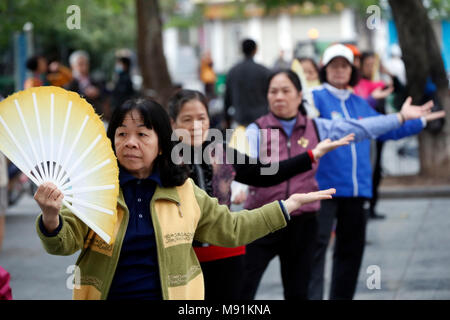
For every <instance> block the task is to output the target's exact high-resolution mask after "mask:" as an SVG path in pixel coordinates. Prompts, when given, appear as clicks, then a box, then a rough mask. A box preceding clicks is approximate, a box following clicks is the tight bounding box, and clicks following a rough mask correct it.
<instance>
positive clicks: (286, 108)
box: [267, 73, 302, 119]
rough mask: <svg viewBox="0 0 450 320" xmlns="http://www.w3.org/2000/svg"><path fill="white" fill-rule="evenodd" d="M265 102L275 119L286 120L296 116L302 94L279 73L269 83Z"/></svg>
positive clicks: (284, 75)
mask: <svg viewBox="0 0 450 320" xmlns="http://www.w3.org/2000/svg"><path fill="white" fill-rule="evenodd" d="M267 100H268V101H269V108H270V111H272V112H273V113H274V114H275V115H276V116H277V117H280V118H284V119H288V118H292V117H295V116H296V115H297V113H298V106H299V105H300V102H301V101H302V93H301V92H299V91H297V88H296V87H295V86H294V84H293V83H292V82H291V80H290V79H289V78H288V76H287V75H286V74H285V73H279V74H277V75H276V76H274V77H273V78H272V80H271V81H270V84H269V91H268V92H267Z"/></svg>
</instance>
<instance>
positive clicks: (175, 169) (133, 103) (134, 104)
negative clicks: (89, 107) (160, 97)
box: [107, 98, 189, 188]
mask: <svg viewBox="0 0 450 320" xmlns="http://www.w3.org/2000/svg"><path fill="white" fill-rule="evenodd" d="M132 110H136V111H138V112H139V113H140V115H141V117H142V118H143V120H144V125H145V126H146V127H147V128H148V129H153V130H154V131H155V133H156V135H157V136H158V141H159V148H160V150H161V154H160V155H158V157H156V159H155V165H154V168H156V169H158V170H159V174H160V178H161V184H162V185H163V187H166V188H167V187H175V186H180V185H182V184H183V183H184V182H185V181H186V179H187V178H188V176H189V169H188V167H187V166H185V165H177V164H174V163H173V162H172V160H171V154H172V149H173V147H174V146H175V144H176V141H172V140H171V138H172V127H171V125H170V120H169V116H168V114H167V112H166V110H164V108H163V107H162V106H161V105H160V104H159V103H158V102H156V101H155V100H153V99H150V98H134V99H130V100H127V101H125V102H124V103H123V104H122V105H121V106H119V107H117V108H116V109H115V110H114V112H113V114H112V116H111V121H110V123H109V126H108V131H107V136H108V138H109V139H110V140H111V143H112V148H113V150H114V153H115V152H116V150H115V147H114V136H115V133H116V129H117V128H118V127H119V126H120V125H121V124H122V123H123V119H124V118H125V115H126V114H127V113H128V112H130V111H132ZM119 167H121V166H120V163H119Z"/></svg>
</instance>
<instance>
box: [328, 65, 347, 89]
mask: <svg viewBox="0 0 450 320" xmlns="http://www.w3.org/2000/svg"><path fill="white" fill-rule="evenodd" d="M325 72H326V75H327V82H328V83H329V84H331V85H332V86H333V87H336V88H338V89H345V88H347V86H348V84H349V82H350V79H351V76H352V66H351V64H350V63H349V62H348V61H347V59H345V58H342V57H337V58H334V59H333V60H331V62H330V63H328V65H327V67H326V69H325Z"/></svg>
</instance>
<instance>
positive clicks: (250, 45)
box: [242, 39, 256, 57]
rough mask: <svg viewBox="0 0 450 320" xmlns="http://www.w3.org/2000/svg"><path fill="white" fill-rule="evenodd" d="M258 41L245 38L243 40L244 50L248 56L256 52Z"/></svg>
mask: <svg viewBox="0 0 450 320" xmlns="http://www.w3.org/2000/svg"><path fill="white" fill-rule="evenodd" d="M255 50H256V42H255V41H253V40H252V39H245V40H244V41H242V52H243V53H244V55H245V56H246V57H250V56H252V55H253V54H254V53H255Z"/></svg>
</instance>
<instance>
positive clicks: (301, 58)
mask: <svg viewBox="0 0 450 320" xmlns="http://www.w3.org/2000/svg"><path fill="white" fill-rule="evenodd" d="M297 60H298V62H300V63H302V62H303V61H309V62H311V64H312V65H313V67H314V69H315V70H316V72H317V74H319V66H318V65H317V63H316V61H314V59H313V58H310V57H300V58H297Z"/></svg>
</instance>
